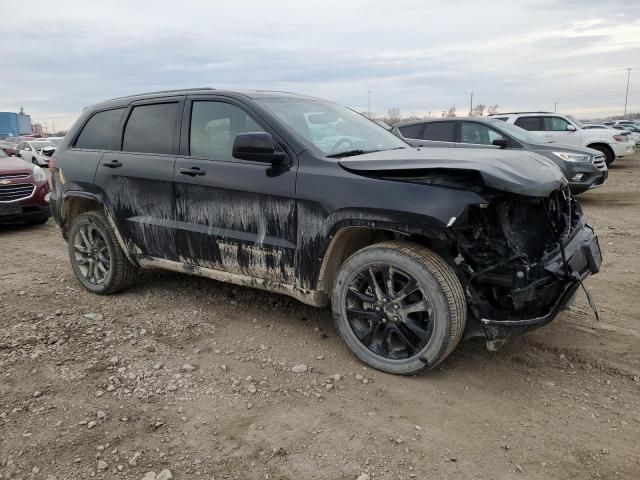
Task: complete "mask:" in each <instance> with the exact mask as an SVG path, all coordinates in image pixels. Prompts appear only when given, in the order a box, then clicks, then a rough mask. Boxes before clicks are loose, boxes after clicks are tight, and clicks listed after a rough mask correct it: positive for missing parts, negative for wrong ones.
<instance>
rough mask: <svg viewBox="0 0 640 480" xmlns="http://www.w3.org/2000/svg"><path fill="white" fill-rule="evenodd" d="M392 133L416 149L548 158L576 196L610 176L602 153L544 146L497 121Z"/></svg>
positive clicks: (434, 123) (422, 124) (412, 126)
mask: <svg viewBox="0 0 640 480" xmlns="http://www.w3.org/2000/svg"><path fill="white" fill-rule="evenodd" d="M392 131H393V133H395V134H396V135H398V136H399V137H401V138H403V139H405V140H407V141H408V142H409V143H411V144H412V145H415V146H423V147H448V148H460V147H464V148H489V149H498V148H509V149H521V150H528V151H531V152H535V153H538V154H540V155H544V156H545V157H547V158H548V159H550V160H551V161H553V162H554V163H555V164H556V165H558V166H559V167H560V169H561V170H562V172H563V173H564V175H565V177H567V180H568V181H569V187H570V188H571V193H573V194H574V195H578V194H580V193H584V192H585V191H587V190H589V189H591V188H597V187H601V186H602V185H604V183H605V182H606V180H607V176H608V174H609V172H608V169H607V165H606V162H605V157H604V155H603V154H602V152H599V151H598V150H593V149H591V148H586V147H576V146H570V145H561V144H558V143H541V142H540V138H539V137H536V136H534V135H532V134H531V133H529V132H528V131H527V130H525V129H523V128H520V127H518V126H516V125H513V124H511V123H507V122H503V121H502V120H498V119H496V118H479V117H469V118H452V119H449V118H448V119H443V120H440V119H438V120H419V121H412V122H403V123H397V124H395V125H393V128H392Z"/></svg>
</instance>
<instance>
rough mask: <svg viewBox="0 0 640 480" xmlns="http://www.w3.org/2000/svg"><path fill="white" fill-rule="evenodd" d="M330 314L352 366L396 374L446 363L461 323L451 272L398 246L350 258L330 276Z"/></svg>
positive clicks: (416, 249)
mask: <svg viewBox="0 0 640 480" xmlns="http://www.w3.org/2000/svg"><path fill="white" fill-rule="evenodd" d="M409 292H412V293H409ZM408 293H409V294H408ZM332 308H333V316H334V319H335V321H336V325H337V328H338V331H339V332H340V335H341V336H342V338H343V339H344V340H345V342H346V343H347V345H348V346H349V348H351V350H352V351H353V352H354V353H355V355H356V356H357V357H358V358H359V359H360V360H362V361H363V362H365V363H366V364H368V365H370V366H372V367H373V368H376V369H378V370H382V371H385V372H389V373H395V374H400V375H412V374H416V373H418V372H420V371H421V370H425V369H432V368H434V367H435V366H437V365H438V364H439V363H440V362H442V361H443V360H444V359H445V358H447V357H448V356H449V355H450V354H451V352H452V351H453V350H454V348H455V347H456V346H457V345H458V343H459V342H460V339H461V338H462V333H463V332H464V329H465V325H466V317H467V304H466V300H465V295H464V291H463V289H462V286H461V285H460V282H459V280H458V278H457V277H456V275H455V273H454V271H453V269H452V268H451V267H450V266H449V265H448V264H447V263H446V262H445V261H444V260H443V259H442V258H441V257H439V256H438V255H437V254H435V253H434V252H433V251H431V250H429V249H427V248H425V247H422V246H420V245H417V244H414V243H410V242H402V241H391V242H382V243H377V244H374V245H371V246H369V247H365V248H363V249H362V250H359V251H357V252H356V253H354V254H353V255H351V257H349V258H348V259H347V260H346V261H345V262H344V264H343V265H342V267H341V268H340V271H339V272H338V275H337V278H336V282H335V286H334V289H333V295H332Z"/></svg>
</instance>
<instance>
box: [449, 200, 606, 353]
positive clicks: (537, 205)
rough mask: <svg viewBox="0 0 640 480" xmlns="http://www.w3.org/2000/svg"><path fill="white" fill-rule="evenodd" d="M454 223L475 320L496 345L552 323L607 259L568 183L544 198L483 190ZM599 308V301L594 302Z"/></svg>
mask: <svg viewBox="0 0 640 480" xmlns="http://www.w3.org/2000/svg"><path fill="white" fill-rule="evenodd" d="M483 196H484V197H485V198H486V200H487V203H482V204H479V205H474V206H471V207H469V208H467V210H466V211H465V212H464V215H462V216H460V217H458V218H457V219H456V220H455V221H454V222H453V223H452V224H451V225H450V231H451V233H452V236H453V239H452V241H453V242H454V243H455V250H457V256H456V258H455V264H456V265H457V267H458V269H459V275H460V277H461V280H463V284H464V285H465V287H466V293H467V302H468V305H469V313H470V320H471V322H472V325H470V328H469V330H468V336H477V335H483V336H484V337H485V339H486V341H487V347H488V348H489V349H490V350H496V349H497V348H499V347H500V346H501V345H502V344H503V343H504V342H505V341H506V340H507V339H508V338H509V337H511V336H513V335H517V334H520V333H523V332H526V331H528V330H532V329H534V328H537V327H540V326H542V325H545V324H547V323H549V322H551V321H552V320H553V319H554V318H555V317H556V315H557V314H558V312H559V311H560V310H561V309H562V308H563V307H564V306H566V305H567V303H568V302H569V301H570V300H571V299H572V298H573V296H574V295H575V293H576V290H577V289H578V288H579V287H580V286H581V284H582V280H583V279H584V278H586V277H587V276H589V275H591V274H594V273H597V272H598V270H599V269H600V264H601V262H602V257H601V252H600V247H599V244H598V239H597V237H596V236H595V234H594V231H593V229H592V228H591V226H589V225H588V224H587V223H586V220H585V218H584V217H583V215H582V211H581V209H580V206H579V205H578V204H577V202H576V201H575V200H574V199H573V198H572V197H571V195H570V193H569V190H568V188H567V187H563V188H560V189H558V190H555V191H554V192H552V193H551V194H549V195H548V196H545V197H529V196H523V195H518V194H512V193H504V192H499V193H493V194H490V195H483ZM594 308H595V307H594Z"/></svg>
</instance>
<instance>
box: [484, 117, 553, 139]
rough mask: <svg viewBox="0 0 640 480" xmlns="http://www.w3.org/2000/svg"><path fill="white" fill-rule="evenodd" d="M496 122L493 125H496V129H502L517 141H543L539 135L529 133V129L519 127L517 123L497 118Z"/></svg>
mask: <svg viewBox="0 0 640 480" xmlns="http://www.w3.org/2000/svg"><path fill="white" fill-rule="evenodd" d="M497 122H499V123H497ZM497 122H496V123H494V124H493V125H494V126H496V127H498V129H500V130H502V131H503V132H504V133H506V134H507V135H511V136H512V137H513V138H515V139H516V140H518V141H519V142H524V143H543V142H542V139H541V138H540V137H537V136H535V135H533V134H531V133H529V131H528V130H525V129H524V128H520V127H518V126H517V125H514V124H513V123H507V122H503V121H501V120H498V121H497Z"/></svg>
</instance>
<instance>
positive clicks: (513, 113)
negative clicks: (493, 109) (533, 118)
mask: <svg viewBox="0 0 640 480" xmlns="http://www.w3.org/2000/svg"><path fill="white" fill-rule="evenodd" d="M521 113H557V112H500V113H492V114H491V115H487V116H488V117H494V116H496V115H519V114H521Z"/></svg>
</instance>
